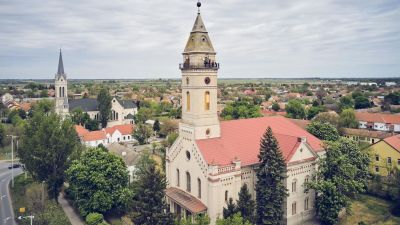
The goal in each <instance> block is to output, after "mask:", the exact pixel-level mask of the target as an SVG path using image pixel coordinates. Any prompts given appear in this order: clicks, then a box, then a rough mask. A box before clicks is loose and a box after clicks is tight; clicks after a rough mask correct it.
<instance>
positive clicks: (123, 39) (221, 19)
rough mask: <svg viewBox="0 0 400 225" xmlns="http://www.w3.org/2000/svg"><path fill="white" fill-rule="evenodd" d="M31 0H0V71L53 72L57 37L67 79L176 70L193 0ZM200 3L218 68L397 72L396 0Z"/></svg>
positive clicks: (271, 73)
mask: <svg viewBox="0 0 400 225" xmlns="http://www.w3.org/2000/svg"><path fill="white" fill-rule="evenodd" d="M36 1H37V0H33V1H30V2H25V1H22V0H20V1H18V0H17V1H12V2H0V6H1V7H0V29H1V30H2V31H4V33H3V37H2V38H1V39H0V40H2V41H1V42H0V59H1V60H0V77H1V78H0V79H10V78H15V79H53V78H54V74H55V73H56V69H57V61H58V49H59V48H60V47H61V48H62V50H63V59H64V67H65V72H66V74H67V75H68V78H69V79H76V78H80V77H85V78H86V79H110V78H111V77H113V78H117V79H159V78H162V79H176V78H179V77H180V76H181V75H180V71H179V68H178V64H179V63H181V62H182V56H181V53H182V51H183V48H184V46H185V43H186V41H187V38H188V37H189V33H190V30H191V28H192V26H193V23H194V19H195V16H196V13H197V8H196V5H195V3H196V1H185V2H182V1H177V0H172V1H170V2H168V4H163V2H161V1H159V0H153V1H147V2H140V1H134V2H129V3H128V2H101V3H98V2H95V1H88V2H85V3H79V2H77V1H68V2H63V1H51V2H48V3H47V4H44V3H43V2H41V1H40V2H39V1H37V2H36ZM202 3H203V5H202V7H201V14H202V17H203V20H204V22H205V26H206V28H207V30H208V32H209V35H210V37H211V41H212V43H213V45H214V47H215V49H216V51H217V60H218V61H219V62H220V63H221V70H220V72H219V78H223V79H240V78H242V77H251V78H254V79H280V78H282V79H299V78H300V79H308V78H315V77H317V78H322V79H325V78H327V79H329V78H331V79H343V78H351V79H353V78H354V79H359V78H369V79H373V78H381V77H386V78H396V77H400V63H399V61H400V27H399V26H398V24H397V23H396V21H399V20H400V2H398V1H395V0H384V1H377V2H361V3H360V2H359V1H355V0H354V1H342V0H331V1H324V2H297V1H293V0H285V1H273V2H269V3H268V4H265V2H263V1H262V0H253V1H251V2H247V3H246V4H240V2H239V1H232V0H230V1H227V0H217V1H213V2H210V1H203V2H202ZM161 4H162V7H160V5H161ZM77 5H80V7H77ZM60 15H61V16H60ZM17 18H18V19H17ZM110 74H115V75H110ZM132 74H133V75H132ZM137 74H140V75H137ZM304 74H308V75H304ZM349 74H350V75H349Z"/></svg>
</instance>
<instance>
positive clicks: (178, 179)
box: [176, 169, 181, 187]
mask: <svg viewBox="0 0 400 225" xmlns="http://www.w3.org/2000/svg"><path fill="white" fill-rule="evenodd" d="M180 181H181V180H180V173H179V169H176V186H178V187H179V186H180V185H181V182H180Z"/></svg>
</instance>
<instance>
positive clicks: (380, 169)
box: [368, 135, 400, 176]
mask: <svg viewBox="0 0 400 225" xmlns="http://www.w3.org/2000/svg"><path fill="white" fill-rule="evenodd" d="M368 149H369V153H370V156H371V172H372V173H373V174H378V175H381V176H388V175H389V174H392V173H393V171H395V170H396V169H399V168H400V135H395V136H391V137H387V138H385V139H383V140H381V141H379V142H377V143H375V144H373V145H371V146H370V147H369V148H368Z"/></svg>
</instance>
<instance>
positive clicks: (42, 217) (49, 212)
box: [10, 174, 71, 225]
mask: <svg viewBox="0 0 400 225" xmlns="http://www.w3.org/2000/svg"><path fill="white" fill-rule="evenodd" d="M10 186H11V185H10ZM42 190H43V189H42V185H41V184H39V183H36V182H34V181H33V180H32V178H30V177H28V178H27V179H25V176H24V174H22V175H19V176H17V177H16V178H15V183H14V188H11V187H10V193H11V196H12V202H13V207H14V213H15V217H18V216H21V215H22V216H26V215H31V214H33V215H34V216H35V219H34V222H33V224H48V225H71V223H70V222H69V220H68V218H67V216H66V215H65V214H64V211H63V209H62V208H61V206H60V205H58V204H57V203H56V202H55V201H53V200H49V199H48V198H47V194H45V199H44V200H45V202H44V203H45V204H44V205H45V207H44V208H43V207H42V198H41V197H42V193H43V192H42ZM22 207H25V208H26V212H25V213H20V212H19V209H20V208H22ZM44 221H47V223H46V222H44ZM18 224H19V225H25V224H26V225H27V224H29V221H28V220H22V221H18Z"/></svg>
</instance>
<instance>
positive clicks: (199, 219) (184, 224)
mask: <svg viewBox="0 0 400 225" xmlns="http://www.w3.org/2000/svg"><path fill="white" fill-rule="evenodd" d="M209 224H210V218H209V217H208V215H207V214H204V215H203V214H198V215H196V216H195V218H194V220H192V218H180V219H178V220H177V221H176V222H175V225H209Z"/></svg>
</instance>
